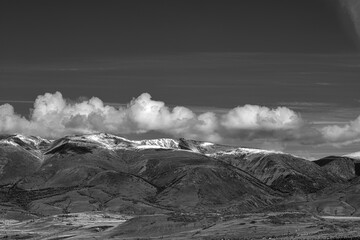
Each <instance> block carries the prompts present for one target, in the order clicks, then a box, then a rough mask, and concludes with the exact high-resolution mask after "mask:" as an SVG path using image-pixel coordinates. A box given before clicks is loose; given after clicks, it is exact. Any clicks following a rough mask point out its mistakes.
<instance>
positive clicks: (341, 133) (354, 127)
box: [321, 116, 360, 144]
mask: <svg viewBox="0 0 360 240" xmlns="http://www.w3.org/2000/svg"><path fill="white" fill-rule="evenodd" d="M321 133H322V135H323V138H324V139H325V140H326V141H327V142H332V143H341V144H351V143H352V142H356V141H358V140H359V139H360V116H359V117H358V118H356V119H355V120H354V121H350V122H349V123H348V124H345V125H330V126H325V127H323V128H322V129H321Z"/></svg>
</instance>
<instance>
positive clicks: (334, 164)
mask: <svg viewBox="0 0 360 240" xmlns="http://www.w3.org/2000/svg"><path fill="white" fill-rule="evenodd" d="M314 163H316V164H317V165H319V166H320V167H321V168H322V169H324V170H325V171H326V172H327V173H329V174H331V175H332V176H333V177H340V178H342V179H344V180H345V181H347V180H350V179H353V178H355V177H356V171H355V163H354V160H353V159H351V158H347V157H337V156H328V157H325V158H322V159H319V160H316V161H314Z"/></svg>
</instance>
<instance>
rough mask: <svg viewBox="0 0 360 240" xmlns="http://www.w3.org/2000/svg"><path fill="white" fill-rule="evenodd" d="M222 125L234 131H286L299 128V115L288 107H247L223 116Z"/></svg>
mask: <svg viewBox="0 0 360 240" xmlns="http://www.w3.org/2000/svg"><path fill="white" fill-rule="evenodd" d="M221 124H222V125H223V126H224V127H225V128H227V129H234V130H242V129H246V130H279V129H281V130H286V129H295V128H299V127H300V126H301V124H302V119H301V117H300V115H299V114H297V113H295V112H294V111H292V110H290V109H288V108H286V107H278V108H276V109H269V108H267V107H261V106H257V105H245V106H243V107H236V108H234V109H232V110H230V111H229V112H228V113H227V114H225V115H224V116H223V119H222V122H221Z"/></svg>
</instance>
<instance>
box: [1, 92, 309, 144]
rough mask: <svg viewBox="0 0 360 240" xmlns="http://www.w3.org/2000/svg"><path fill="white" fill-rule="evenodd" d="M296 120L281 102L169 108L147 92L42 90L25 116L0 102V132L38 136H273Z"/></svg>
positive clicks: (295, 124) (296, 123) (293, 126)
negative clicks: (219, 108) (107, 98)
mask: <svg viewBox="0 0 360 240" xmlns="http://www.w3.org/2000/svg"><path fill="white" fill-rule="evenodd" d="M302 122H303V121H302V119H301V117H300V115H299V114H297V113H295V112H294V111H292V110H290V109H288V108H285V107H279V108H276V109H269V108H267V107H261V106H255V105H245V106H243V107H240V106H239V107H236V108H234V109H232V110H230V111H228V112H225V113H217V114H216V113H214V112H205V113H202V114H196V113H194V112H193V111H192V110H190V109H189V108H186V107H181V106H179V107H174V108H169V107H167V106H166V105H165V103H164V102H162V101H155V100H153V99H152V98H151V96H150V94H148V93H143V94H141V95H140V96H139V97H137V98H134V99H133V100H131V101H130V103H129V104H127V105H126V106H119V107H114V106H109V105H106V104H104V102H103V101H102V100H101V99H99V98H97V97H92V98H91V99H89V100H83V101H81V102H77V103H74V102H72V101H66V100H65V99H64V98H63V96H62V94H61V93H60V92H56V93H54V94H51V93H46V94H44V95H40V96H38V97H37V99H36V100H35V103H34V109H33V110H32V112H31V115H30V117H29V119H26V118H24V117H22V116H20V115H18V114H16V113H15V111H14V108H13V107H12V106H11V105H9V104H4V105H1V106H0V132H1V133H15V132H20V133H24V134H29V135H30V134H31V135H39V136H43V137H60V136H64V135H67V134H74V133H89V132H110V133H115V134H130V133H139V134H140V133H146V132H149V131H157V132H162V133H165V134H170V135H173V136H175V137H187V138H193V139H202V140H208V141H216V142H219V141H221V140H222V139H223V138H229V137H230V138H233V137H235V138H236V137H237V136H236V134H238V135H240V136H241V134H242V132H246V133H248V132H249V131H250V132H253V133H257V134H258V135H259V136H260V135H262V134H263V133H264V132H266V134H265V135H266V137H269V136H272V137H274V136H276V135H278V134H279V132H283V133H282V134H292V133H291V131H292V130H295V129H298V128H300V127H301V124H302ZM229 132H232V133H231V134H229ZM234 134H235V135H234ZM255 135H256V134H255ZM280 135H281V134H280ZM253 136H254V135H253ZM262 137H264V136H262Z"/></svg>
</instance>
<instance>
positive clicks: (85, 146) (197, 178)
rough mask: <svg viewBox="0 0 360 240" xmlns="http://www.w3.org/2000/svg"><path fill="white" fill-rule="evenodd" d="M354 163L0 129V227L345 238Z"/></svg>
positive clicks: (2, 232) (1, 231)
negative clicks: (33, 134) (0, 132)
mask: <svg viewBox="0 0 360 240" xmlns="http://www.w3.org/2000/svg"><path fill="white" fill-rule="evenodd" d="M358 169H359V167H358V160H357V159H355V158H351V156H347V157H346V156H343V157H341V156H330V157H326V158H323V159H319V160H317V161H308V160H306V159H302V158H300V157H297V156H293V155H291V154H286V153H282V152H275V151H266V150H261V149H251V148H244V147H232V146H224V145H217V144H213V143H209V142H201V141H193V140H186V139H179V140H177V139H152V140H140V141H133V140H129V139H125V138H122V137H119V136H115V135H110V134H105V133H99V134H88V135H76V136H67V137H64V138H60V139H57V140H47V139H42V138H39V137H27V136H22V135H6V136H5V135H4V136H1V137H0V198H1V202H0V218H1V219H0V223H1V224H0V238H1V237H2V238H10V239H89V237H90V236H92V237H95V238H102V239H111V238H112V239H139V238H140V239H147V238H150V237H151V238H154V239H157V238H159V239H190V238H197V239H222V238H225V239H226V238H229V239H256V238H259V239H261V238H264V237H272V238H277V239H289V238H294V239H331V238H333V239H336V238H335V237H338V238H340V237H348V238H349V239H350V237H355V236H358V233H357V232H358V230H360V226H359V224H358V221H360V203H359V201H358V199H360V178H359V177H358V175H359V170H358ZM329 237H330V238H329Z"/></svg>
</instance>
